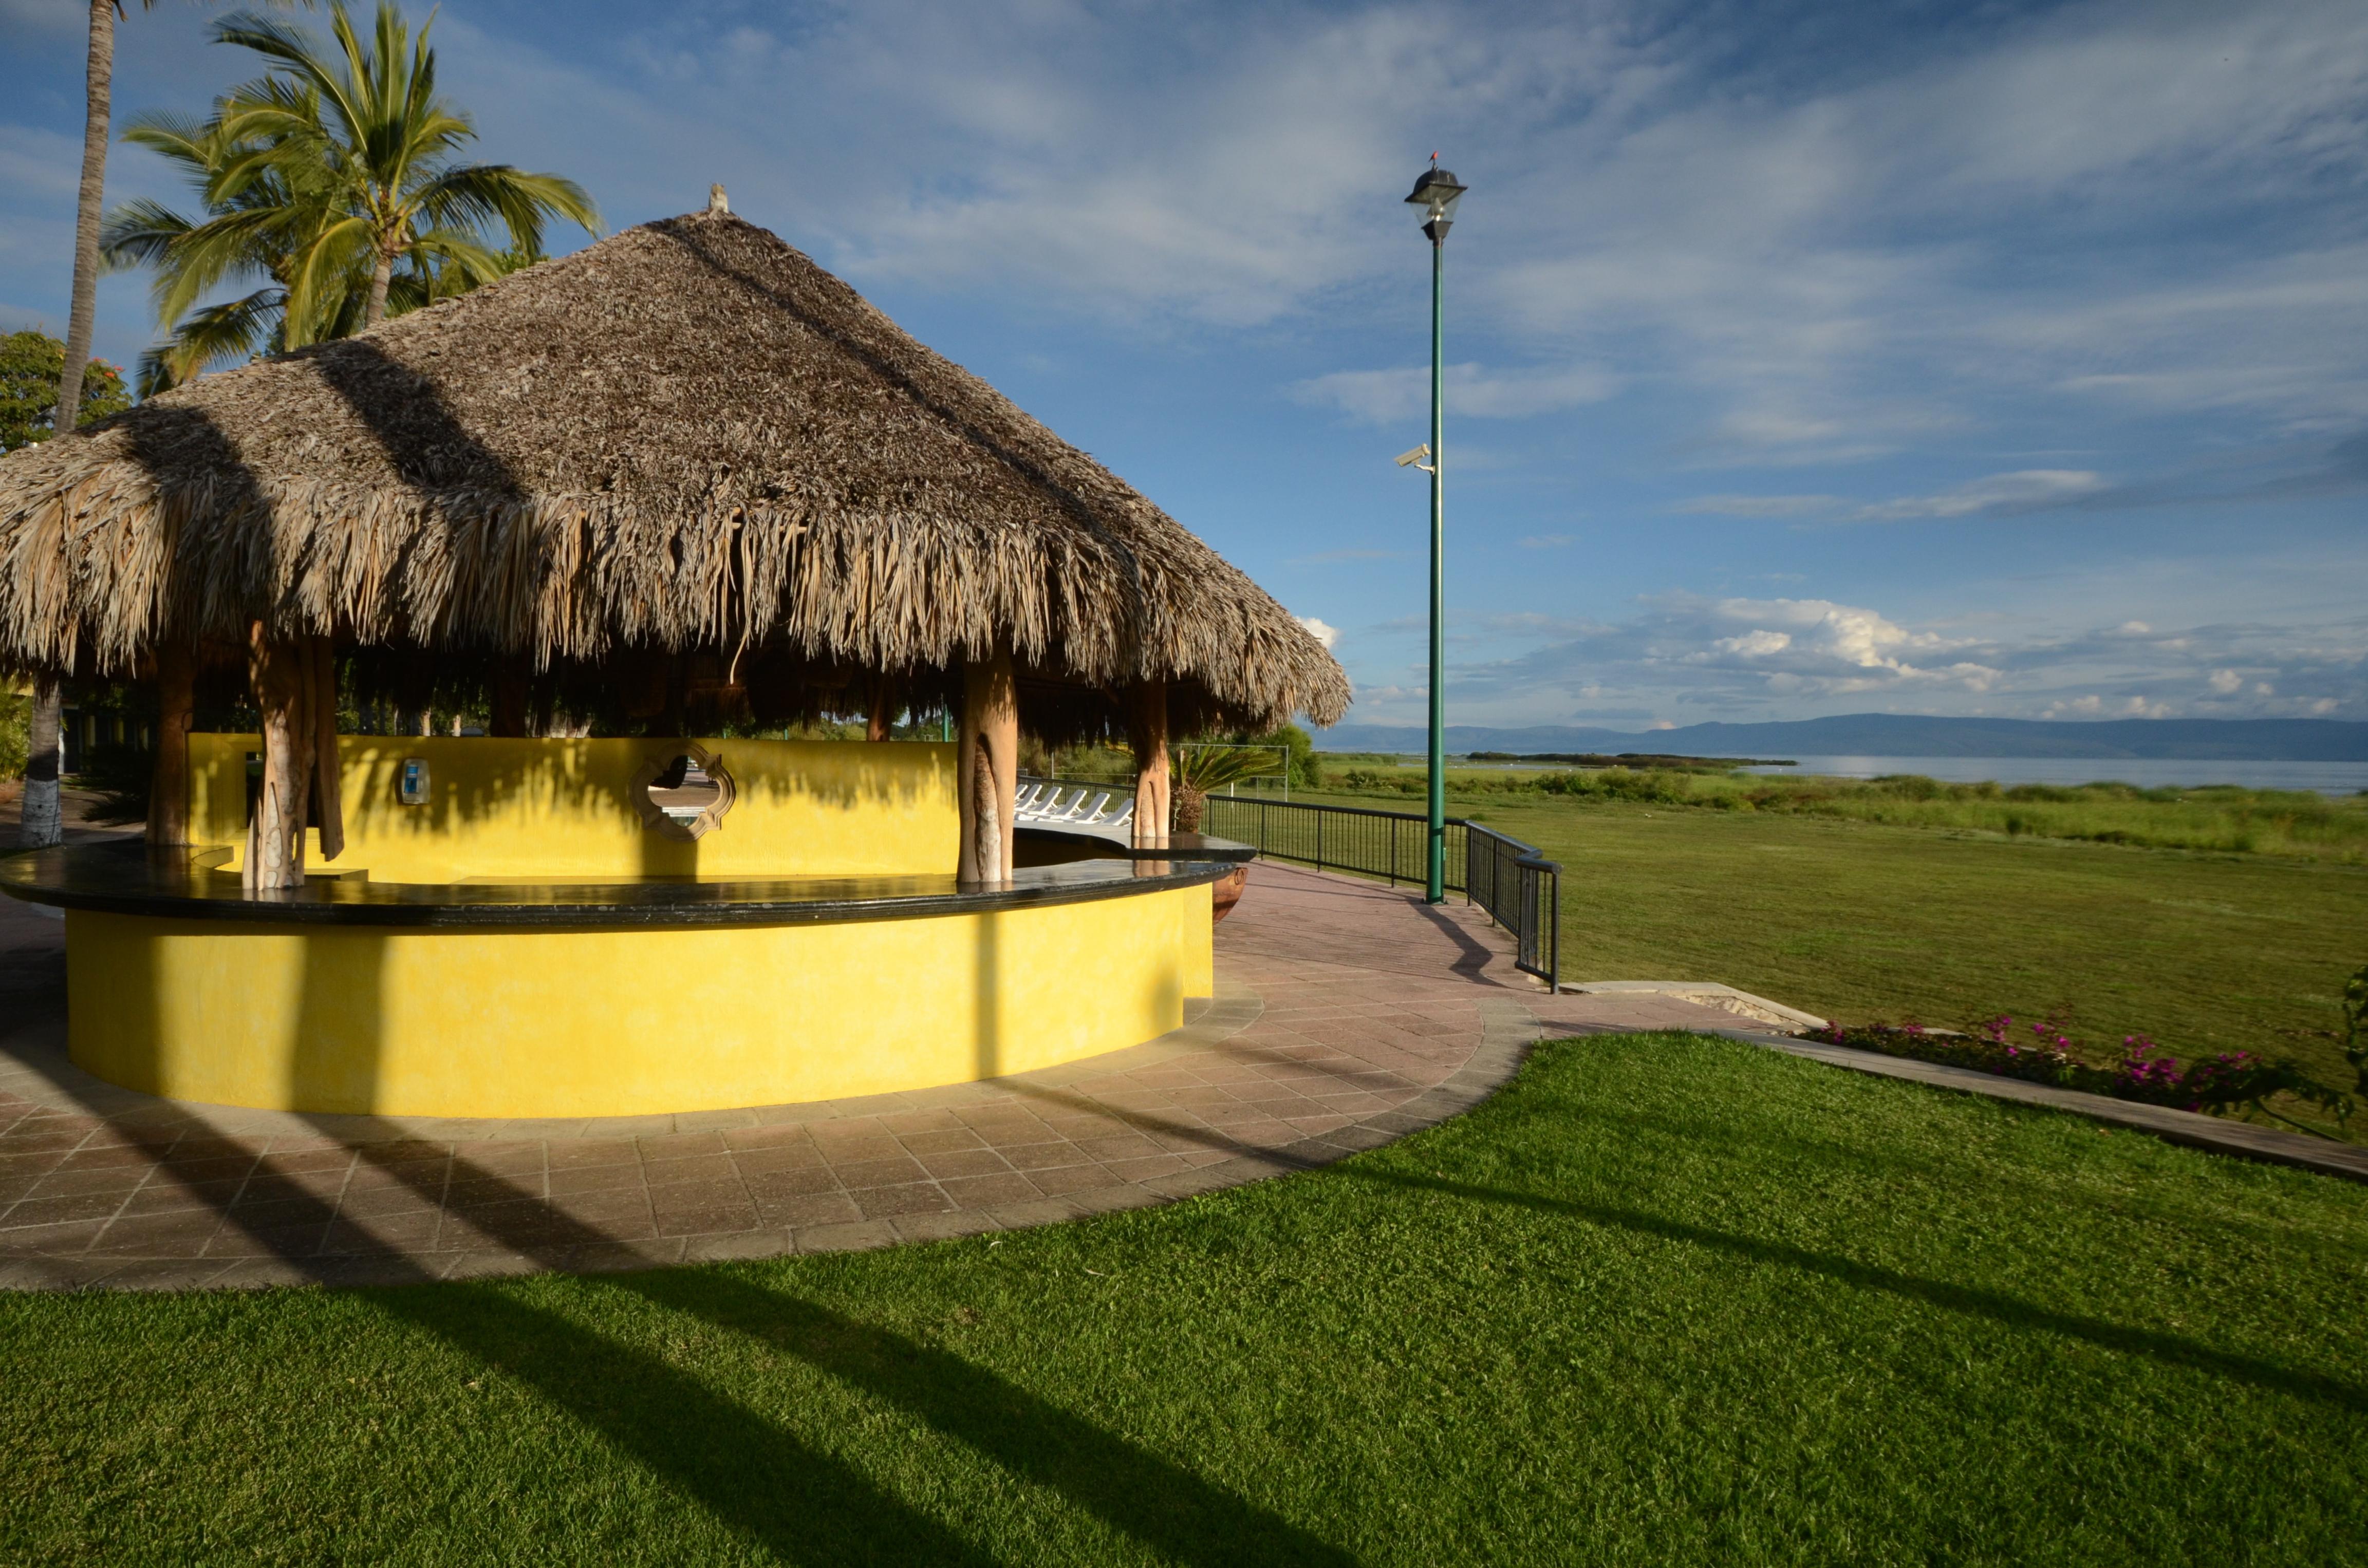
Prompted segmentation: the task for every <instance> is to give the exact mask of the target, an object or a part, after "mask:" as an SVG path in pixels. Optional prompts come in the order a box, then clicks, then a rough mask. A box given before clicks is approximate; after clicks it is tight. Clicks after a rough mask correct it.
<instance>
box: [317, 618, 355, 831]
mask: <svg viewBox="0 0 2368 1568" xmlns="http://www.w3.org/2000/svg"><path fill="white" fill-rule="evenodd" d="M309 673H310V675H311V676H312V683H311V698H312V701H311V707H312V710H313V711H312V721H313V724H312V742H313V745H312V750H313V756H312V772H313V784H314V790H313V797H314V799H315V800H317V801H319V803H320V808H321V822H320V828H321V858H322V859H324V860H334V859H336V858H337V857H338V856H340V855H342V854H344V853H345V850H346V804H345V800H344V789H343V785H342V781H341V779H340V777H339V776H340V774H341V773H342V772H343V771H344V770H343V768H342V767H341V765H340V762H339V759H338V756H337V645H336V642H335V641H334V640H332V639H330V638H327V637H315V638H313V646H312V663H311V669H310V672H309Z"/></svg>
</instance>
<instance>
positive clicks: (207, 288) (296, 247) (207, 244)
mask: <svg viewBox="0 0 2368 1568" xmlns="http://www.w3.org/2000/svg"><path fill="white" fill-rule="evenodd" d="M123 139H124V140H125V141H127V142H131V143H133V144H134V145H137V146H142V147H145V148H147V149H148V150H149V151H151V152H153V153H157V154H158V155H160V156H161V157H163V158H165V160H166V161H167V162H169V163H173V164H176V165H179V166H180V167H181V169H182V171H183V173H184V174H186V175H187V176H188V179H189V182H190V184H191V185H192V186H193V187H195V188H196V190H197V192H198V195H199V199H200V200H201V201H203V202H204V204H205V216H204V217H203V218H202V219H201V220H192V219H189V218H187V217H184V216H183V215H181V214H180V213H178V212H176V211H174V210H172V209H170V208H168V207H166V206H165V205H164V204H163V203H161V202H157V201H152V200H148V199H144V198H142V199H138V200H133V201H128V202H125V203H124V204H123V205H122V206H120V207H118V208H116V209H115V210H112V211H110V212H108V215H107V222H106V224H105V226H104V228H103V229H102V231H101V233H100V238H99V249H100V254H101V255H102V256H104V257H105V259H106V262H107V265H108V267H109V269H110V270H121V269H125V268H129V267H153V268H154V271H155V275H156V276H155V284H154V289H153V290H151V295H152V298H153V299H154V302H155V307H156V319H157V323H158V324H159V325H161V326H163V327H165V329H166V332H167V335H166V338H165V342H163V343H161V344H159V345H157V346H156V347H154V348H151V349H150V350H149V351H148V352H147V353H146V354H144V355H143V356H142V358H141V362H140V390H141V393H142V396H147V395H150V394H153V393H154V392H160V391H162V390H164V389H165V388H166V387H171V386H176V385H178V384H179V383H181V382H182V381H187V380H188V379H189V378H190V377H192V376H194V375H196V374H198V373H199V371H201V370H203V369H206V368H207V367H208V366H210V365H213V364H218V363H221V362H223V361H225V360H240V359H246V358H253V357H254V356H256V355H257V354H266V353H275V352H278V351H280V350H283V349H288V348H296V347H302V346H303V345H305V344H307V343H317V342H320V341H322V340H324V339H327V338H334V337H345V336H347V335H350V334H352V333H354V332H356V331H359V329H360V327H361V325H362V314H363V310H364V307H365V305H366V303H367V302H368V300H369V297H370V283H371V278H370V267H369V266H367V265H366V264H365V262H364V260H363V259H361V258H357V259H356V260H355V261H354V262H353V263H352V264H351V265H349V266H348V267H347V268H346V270H345V274H344V276H343V277H342V278H336V279H333V280H331V281H330V283H329V284H328V285H327V286H322V287H316V288H315V289H314V290H313V297H312V299H311V301H309V303H308V304H306V305H302V306H300V308H299V310H298V311H297V312H296V313H294V314H293V315H291V314H290V311H289V297H290V279H291V278H292V276H293V275H294V273H295V270H296V268H297V266H298V263H299V259H300V257H302V256H305V255H306V254H308V253H309V252H311V251H313V249H314V242H315V241H316V240H317V239H318V238H319V236H320V234H321V232H322V231H323V230H324V228H326V227H327V226H328V225H329V224H331V223H333V222H336V221H337V219H338V218H339V216H340V213H339V210H338V208H337V206H336V195H337V193H338V187H337V183H336V179H335V176H334V171H333V170H332V169H331V168H330V166H329V165H326V164H324V163H322V162H320V161H318V160H314V159H310V158H302V157H297V156H288V157H282V158H276V159H275V158H270V157H266V156H262V155H261V154H263V153H268V152H269V151H270V150H271V147H270V143H269V142H266V141H263V140H260V139H257V138H252V137H249V138H240V137H237V136H234V135H233V134H232V133H231V132H230V131H228V130H227V129H226V128H225V126H224V123H223V116H222V114H220V113H217V114H215V115H214V116H212V117H211V118H210V119H203V120H199V119H191V118H189V117H187V116H178V115H168V114H167V115H150V116H146V117H143V118H142V119H137V120H134V121H133V122H132V124H131V129H129V130H128V131H125V132H124V133H123ZM541 259H542V257H541V252H540V250H538V249H536V248H534V247H533V246H532V245H529V244H512V245H511V246H510V248H509V249H508V250H506V251H499V252H495V251H491V250H489V249H488V248H487V247H485V246H484V245H483V244H480V243H478V241H477V240H476V238H475V236H474V235H472V234H465V233H435V232H431V233H430V234H429V236H428V237H427V243H426V244H414V245H413V246H412V247H411V249H410V250H409V251H407V252H406V253H405V254H404V259H403V261H402V263H401V264H399V267H398V269H397V270H396V271H395V273H394V275H393V278H391V279H390V283H389V289H388V294H387V307H386V308H387V313H388V314H390V315H401V314H403V313H404V312H405V311H411V310H416V309H418V308H419V307H420V306H421V305H425V304H429V303H432V302H433V301H437V300H440V299H446V298H449V297H450V296H451V295H453V294H457V293H461V292H462V291H464V290H468V289H472V288H474V287H476V286H477V285H478V284H480V283H484V282H487V281H490V280H491V279H492V278H497V277H501V276H503V275H505V274H507V273H510V272H514V271H516V270H518V268H519V267H527V266H530V265H532V264H533V263H534V262H537V261H540V260H541ZM232 278H240V279H245V280H252V281H258V282H260V284H261V287H259V288H256V289H255V290H252V291H251V292H249V293H247V294H245V295H243V296H240V297H238V298H236V299H231V300H224V301H217V302H215V303H213V304H210V305H197V304H195V301H197V300H199V298H200V297H202V296H203V295H205V294H208V293H210V292H211V291H212V290H214V289H215V288H216V287H217V286H218V285H220V284H221V283H222V282H224V281H225V280H228V279H232Z"/></svg>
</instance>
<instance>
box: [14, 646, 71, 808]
mask: <svg viewBox="0 0 2368 1568" xmlns="http://www.w3.org/2000/svg"><path fill="white" fill-rule="evenodd" d="M64 705H65V690H64V687H63V686H62V685H61V684H60V683H59V680H58V677H57V676H34V677H33V714H32V719H33V722H32V725H31V732H30V733H28V735H27V736H26V746H25V794H24V798H23V799H22V800H21V801H18V802H17V807H18V816H17V845H18V846H19V847H22V848H26V849H45V848H47V847H48V846H51V845H52V844H55V843H57V842H59V841H60V840H61V839H62V838H63V837H64V836H65V817H64V815H63V808H62V807H61V806H60V804H59V802H58V738H59V730H60V727H61V726H62V725H63V722H64V717H65V715H64Z"/></svg>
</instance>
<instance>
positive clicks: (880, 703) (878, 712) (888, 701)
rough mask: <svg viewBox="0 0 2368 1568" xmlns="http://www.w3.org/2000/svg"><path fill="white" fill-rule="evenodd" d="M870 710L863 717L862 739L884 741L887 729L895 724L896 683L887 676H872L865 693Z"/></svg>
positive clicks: (886, 736)
mask: <svg viewBox="0 0 2368 1568" xmlns="http://www.w3.org/2000/svg"><path fill="white" fill-rule="evenodd" d="M866 699H867V700H868V701H869V702H870V703H871V710H870V711H869V712H868V713H867V714H866V715H865V716H864V722H863V738H864V739H865V740H867V741H884V740H886V739H887V738H888V732H889V728H890V727H891V726H892V725H894V723H895V722H896V682H895V681H894V678H892V677H891V676H872V677H871V687H870V689H869V691H868V692H867V693H866Z"/></svg>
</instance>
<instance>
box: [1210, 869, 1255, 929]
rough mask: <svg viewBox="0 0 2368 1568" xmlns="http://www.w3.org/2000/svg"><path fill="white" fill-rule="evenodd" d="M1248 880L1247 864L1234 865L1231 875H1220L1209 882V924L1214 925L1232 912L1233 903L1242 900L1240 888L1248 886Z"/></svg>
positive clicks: (1248, 870)
mask: <svg viewBox="0 0 2368 1568" xmlns="http://www.w3.org/2000/svg"><path fill="white" fill-rule="evenodd" d="M1249 882H1250V869H1249V868H1248V867H1247V866H1236V867H1235V868H1234V871H1233V874H1232V875H1231V876H1227V877H1221V878H1219V879H1218V880H1217V881H1214V882H1212V883H1211V884H1210V886H1209V924H1210V925H1212V926H1214V925H1215V924H1216V923H1217V922H1218V921H1220V920H1223V919H1224V917H1225V916H1226V915H1231V914H1232V913H1233V912H1234V905H1235V904H1237V903H1241V902H1242V890H1243V889H1244V888H1246V887H1247V886H1249Z"/></svg>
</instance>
